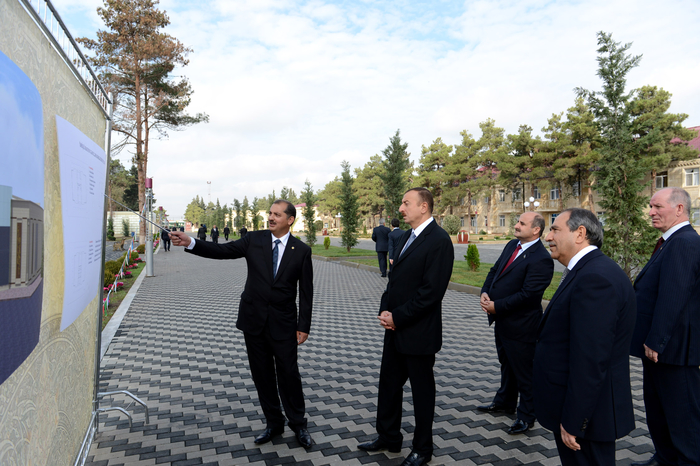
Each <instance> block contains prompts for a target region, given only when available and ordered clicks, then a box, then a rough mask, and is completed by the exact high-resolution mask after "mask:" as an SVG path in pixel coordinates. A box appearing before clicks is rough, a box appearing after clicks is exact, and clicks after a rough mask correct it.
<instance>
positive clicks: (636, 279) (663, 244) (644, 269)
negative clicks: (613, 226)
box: [634, 225, 695, 284]
mask: <svg viewBox="0 0 700 466" xmlns="http://www.w3.org/2000/svg"><path fill="white" fill-rule="evenodd" d="M686 229H691V230H693V231H695V229H694V228H693V227H691V226H690V225H686V226H684V227H683V228H681V229H680V230H678V231H677V232H675V233H674V234H672V235H671V237H670V238H669V239H668V241H664V242H663V243H662V244H661V246H660V247H659V250H658V251H656V253H655V254H652V256H651V257H650V258H649V261H648V262H647V263H646V264H645V265H644V267H643V268H642V271H641V272H639V273H638V274H637V277H636V278H635V279H634V283H635V284H636V283H637V281H639V279H640V278H642V275H644V272H646V270H647V268H648V267H649V265H651V264H653V263H654V261H656V259H658V258H659V256H661V253H662V252H663V249H664V248H665V247H666V246H667V245H668V242H669V241H673V237H674V236H676V235H677V234H678V233H680V232H682V231H686Z"/></svg>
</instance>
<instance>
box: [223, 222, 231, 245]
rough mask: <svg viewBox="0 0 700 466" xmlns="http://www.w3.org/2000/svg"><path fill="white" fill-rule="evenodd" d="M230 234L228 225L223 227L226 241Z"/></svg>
mask: <svg viewBox="0 0 700 466" xmlns="http://www.w3.org/2000/svg"><path fill="white" fill-rule="evenodd" d="M230 234H231V229H230V228H229V227H228V223H227V224H226V226H225V227H224V239H225V240H226V241H228V235H230Z"/></svg>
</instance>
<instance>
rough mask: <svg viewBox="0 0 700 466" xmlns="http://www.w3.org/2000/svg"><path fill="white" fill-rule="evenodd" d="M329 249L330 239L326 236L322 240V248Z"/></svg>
mask: <svg viewBox="0 0 700 466" xmlns="http://www.w3.org/2000/svg"><path fill="white" fill-rule="evenodd" d="M330 247H331V238H330V237H329V236H326V237H325V238H323V248H324V249H328V248H330Z"/></svg>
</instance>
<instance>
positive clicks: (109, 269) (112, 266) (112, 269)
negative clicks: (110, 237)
mask: <svg viewBox="0 0 700 466" xmlns="http://www.w3.org/2000/svg"><path fill="white" fill-rule="evenodd" d="M121 268H122V263H121V262H118V261H107V262H105V273H109V274H110V275H111V276H112V280H114V276H115V275H116V274H118V273H119V271H120V270H121Z"/></svg>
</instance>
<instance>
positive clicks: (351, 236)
mask: <svg viewBox="0 0 700 466" xmlns="http://www.w3.org/2000/svg"><path fill="white" fill-rule="evenodd" d="M340 166H341V167H343V173H342V178H341V181H342V183H343V184H342V189H341V193H340V215H342V218H341V219H340V223H341V224H342V225H343V231H342V232H341V233H340V244H341V245H342V246H345V248H346V249H347V251H348V252H350V248H353V247H355V246H357V207H358V206H357V196H356V195H355V192H354V191H353V189H352V184H353V181H354V180H353V178H352V174H351V173H350V163H349V162H348V161H347V160H343V162H342V163H341V164H340Z"/></svg>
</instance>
